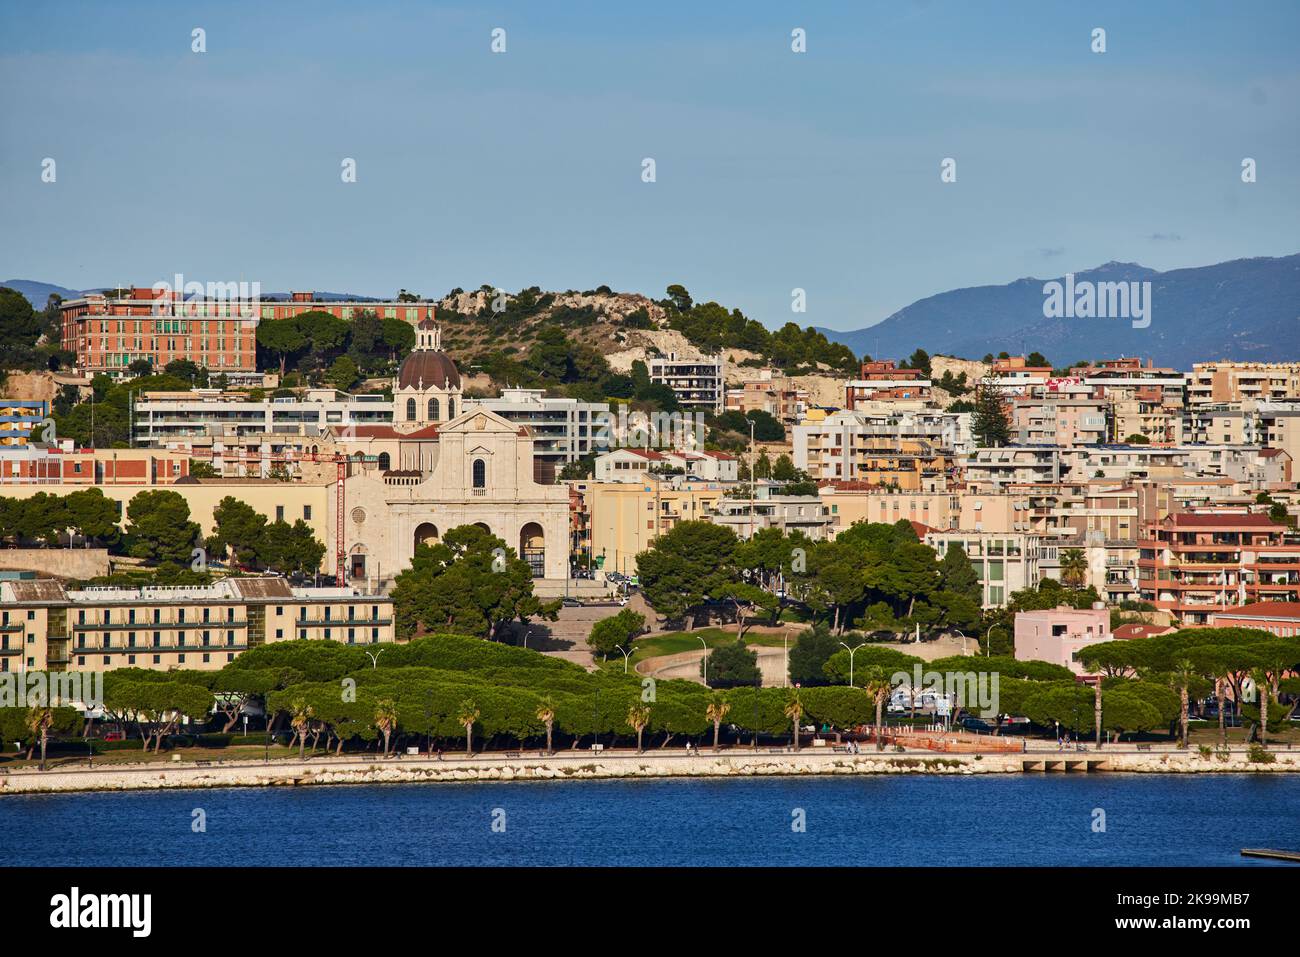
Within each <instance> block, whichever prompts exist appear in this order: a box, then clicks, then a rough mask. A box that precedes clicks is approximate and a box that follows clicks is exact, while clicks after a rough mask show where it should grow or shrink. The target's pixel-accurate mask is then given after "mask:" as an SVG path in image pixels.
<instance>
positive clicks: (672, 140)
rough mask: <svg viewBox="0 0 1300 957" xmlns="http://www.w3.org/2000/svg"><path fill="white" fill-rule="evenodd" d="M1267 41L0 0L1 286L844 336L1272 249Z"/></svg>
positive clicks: (885, 13)
mask: <svg viewBox="0 0 1300 957" xmlns="http://www.w3.org/2000/svg"><path fill="white" fill-rule="evenodd" d="M195 27H202V28H203V29H204V30H205V31H206V34H207V52H206V53H204V54H195V53H192V52H191V50H190V46H191V30H192V29H193V28H195ZM496 27H502V28H504V29H505V30H506V41H507V51H506V53H504V54H493V53H491V52H490V49H489V44H490V40H491V37H490V34H491V31H492V30H493V29H494V28H496ZM795 27H802V28H804V29H805V30H806V31H807V46H808V51H807V52H806V53H804V54H795V53H792V52H791V50H790V42H791V41H790V31H791V30H792V29H794V28H795ZM1094 27H1102V28H1104V29H1105V30H1106V32H1107V36H1106V41H1107V52H1105V53H1104V54H1095V53H1093V52H1091V50H1090V34H1091V31H1092V29H1093V28H1094ZM1298 50H1300V4H1298V3H1295V2H1278V3H1268V2H1251V3H1228V2H1224V3H1201V2H1188V0H1184V2H1178V3H1172V2H1170V3H1166V2H1143V3H1140V4H1134V3H1130V2H1124V3H1093V4H1082V3H1067V2H1061V3H1055V2H1041V0H1040V2H1023V3H1019V2H1007V3H974V2H944V0H925V2H921V0H912V2H907V0H897V2H890V3H875V2H858V3H844V4H838V3H830V2H818V3H807V4H799V3H758V2H749V3H710V4H704V3H700V2H695V3H690V2H684V3H673V2H664V0H656V2H654V3H650V4H632V3H626V4H625V3H561V2H554V3H518V4H510V3H496V4H485V5H481V6H478V5H474V6H471V5H467V4H466V5H460V4H434V3H419V4H417V3H397V2H391V3H385V2H367V3H355V2H350V3H332V2H314V3H310V4H308V3H300V4H299V3H279V2H277V3H241V2H226V3H219V4H217V3H213V4H203V3H185V4H180V3H174V2H158V3H132V2H118V3H112V4H104V3H75V2H61V3H57V4H47V5H42V6H37V5H34V4H24V3H17V2H9V3H5V4H4V5H3V6H0V117H2V118H3V123H4V130H5V135H4V136H2V137H0V200H2V201H3V206H2V207H0V208H3V209H4V210H5V214H6V215H5V228H4V229H3V230H0V277H4V278H23V279H37V280H43V281H47V282H54V283H58V284H61V285H68V286H73V287H87V286H96V285H103V284H107V283H115V282H123V283H128V282H136V283H141V284H148V283H152V282H155V281H158V280H160V279H164V278H167V279H170V277H171V276H172V274H174V273H176V272H182V273H184V274H185V276H186V278H187V279H198V280H201V281H208V280H217V281H226V280H237V279H240V278H243V279H247V280H250V281H251V280H258V281H260V282H262V284H263V288H264V289H267V290H282V289H287V288H302V289H317V290H336V291H349V292H356V293H364V294H370V295H387V294H392V293H395V292H396V291H397V289H398V288H399V287H405V288H408V289H412V290H415V291H418V292H421V293H423V294H425V295H442V294H443V293H445V292H446V291H447V290H449V289H450V288H452V287H454V286H463V287H466V288H470V287H474V286H477V285H479V284H481V283H491V284H493V285H497V286H500V287H502V288H505V289H507V290H515V289H518V288H520V287H523V286H526V285H533V284H536V285H540V286H542V287H543V288H552V289H568V288H575V289H587V288H591V287H594V286H596V285H599V284H601V283H605V284H608V285H610V286H612V287H613V288H615V289H621V290H630V291H640V292H645V293H647V294H651V295H656V296H658V295H661V294H662V292H663V289H664V287H665V286H666V285H667V284H669V283H673V282H680V283H683V284H684V285H685V286H686V287H687V288H688V289H689V290H691V292H692V294H693V295H694V296H695V297H696V298H697V299H716V300H718V301H719V302H722V303H724V304H725V305H728V306H738V307H740V308H741V309H743V310H744V311H745V312H746V313H747V314H748V315H750V316H753V317H754V318H757V319H760V320H762V321H764V322H766V323H767V324H768V325H779V324H781V323H783V322H786V321H788V320H790V319H795V320H796V321H799V322H800V324H815V325H823V326H829V327H832V328H841V329H853V328H859V327H861V326H865V325H869V324H872V323H874V322H877V321H879V320H880V319H883V318H884V317H885V316H887V315H889V314H890V313H891V312H893V311H894V310H896V309H899V308H901V307H903V306H905V305H907V304H908V303H910V302H912V301H914V300H916V299H918V298H922V297H924V296H928V295H932V294H935V293H938V292H942V291H944V290H946V289H951V288H956V287H960V286H968V285H982V284H987V283H1002V282H1008V281H1010V280H1013V279H1016V278H1019V277H1022V276H1039V277H1048V276H1056V275H1059V274H1061V273H1063V272H1065V271H1067V270H1080V269H1085V268H1088V267H1091V266H1095V265H1098V264H1100V263H1102V262H1105V261H1108V260H1112V259H1118V260H1124V261H1137V262H1141V263H1143V264H1144V265H1147V266H1151V267H1153V268H1157V269H1169V268H1178V267H1182V266H1192V265H1202V264H1207V263H1212V262H1219V261H1222V260H1226V259H1235V258H1240V257H1247V256H1275V255H1287V254H1291V253H1295V252H1297V251H1300V228H1298V226H1297V224H1300V97H1298V95H1297V94H1298V93H1300V53H1298V52H1297V51H1298ZM1247 156H1249V157H1253V158H1254V159H1255V160H1256V161H1257V163H1258V182H1256V183H1254V184H1251V185H1246V184H1243V183H1242V182H1241V180H1240V164H1241V160H1242V158H1243V157H1247ZM46 157H51V158H53V159H54V160H55V161H56V163H57V182H55V183H52V184H50V183H42V182H41V178H40V174H41V162H42V160H43V159H44V158H46ZM345 157H351V158H354V159H355V160H356V162H357V182H356V183H350V184H345V183H343V182H342V181H341V178H340V164H341V162H342V160H343V159H344V158H345ZM645 157H652V158H654V160H655V162H656V172H657V181H656V182H654V183H643V182H642V181H641V162H642V159H643V158H645ZM945 157H952V158H954V159H955V160H956V161H957V182H956V183H952V184H944V183H941V182H940V178H939V164H940V162H941V160H942V159H943V158H945ZM795 287H800V288H803V289H805V290H806V291H807V302H808V310H807V312H806V313H804V314H801V315H794V314H792V313H791V309H790V296H791V290H792V289H793V288H795Z"/></svg>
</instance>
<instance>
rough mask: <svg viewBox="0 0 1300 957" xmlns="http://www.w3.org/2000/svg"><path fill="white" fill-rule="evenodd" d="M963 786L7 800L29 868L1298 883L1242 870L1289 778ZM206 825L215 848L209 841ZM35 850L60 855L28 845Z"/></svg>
mask: <svg viewBox="0 0 1300 957" xmlns="http://www.w3.org/2000/svg"><path fill="white" fill-rule="evenodd" d="M960 778H961V775H956V776H952V775H929V774H917V775H908V776H899V777H889V776H860V777H843V778H825V777H818V778H810V777H799V778H795V777H783V778H745V779H733V780H728V781H722V780H718V779H710V778H694V779H690V780H676V781H665V780H644V781H641V780H636V781H634V780H621V781H620V780H608V781H587V782H584V783H582V784H575V785H564V784H560V783H558V782H526V783H514V784H509V785H507V784H504V783H469V784H463V785H457V786H451V785H447V784H428V785H400V784H399V785H387V786H379V785H370V786H364V787H352V788H306V789H303V788H297V789H294V788H267V789H225V790H218V791H209V792H202V793H200V792H192V791H191V792H153V793H142V794H121V793H99V794H80V795H72V794H67V795H25V796H15V797H12V798H10V799H8V800H4V801H0V858H3V859H4V860H5V861H6V862H7V863H9V864H10V865H17V866H22V865H34V864H42V865H53V866H58V865H72V864H75V865H79V866H116V865H120V866H151V867H152V866H168V865H171V866H201V865H213V864H218V863H220V864H222V865H229V864H231V863H232V862H237V863H239V864H240V865H243V866H248V867H256V866H271V865H285V864H288V865H313V866H316V865H319V866H328V865H334V866H338V865H405V866H411V865H416V866H421V865H422V866H434V865H437V866H452V865H485V864H486V865H542V866H566V865H568V866H580V865H598V866H599V865H629V866H646V865H650V866H682V865H691V864H709V865H723V866H725V865H731V866H761V865H806V864H809V863H811V862H816V863H818V864H823V865H870V864H940V865H961V866H985V865H990V866H997V865H1005V866H1017V865H1019V866H1052V865H1093V866H1100V865H1181V866H1237V865H1250V866H1282V867H1285V866H1290V865H1287V864H1285V863H1282V862H1276V861H1270V860H1267V859H1250V858H1243V857H1242V856H1241V854H1240V852H1241V849H1242V848H1246V847H1296V846H1300V791H1298V790H1297V788H1296V787H1295V781H1294V779H1292V778H1290V777H1289V776H1288V777H1278V776H1276V775H1249V774H1216V775H1203V776H1184V777H1173V776H1170V775H1156V774H1123V775H1119V774H1109V775H1052V776H1048V777H1042V776H1038V777H1033V778H1030V777H1028V776H1024V775H1015V776H1012V775H986V776H983V777H982V778H981V779H980V780H962V779H960ZM1229 809H1230V810H1229ZM1098 812H1104V816H1102V817H1101V820H1102V822H1103V826H1104V830H1097V827H1096V822H1097V820H1098ZM200 818H201V819H202V822H203V830H201V831H200V830H196V828H195V822H196V821H197V820H199V819H200ZM87 820H96V821H110V822H112V826H113V829H114V830H115V832H117V833H118V834H122V835H125V834H134V835H137V839H134V840H118V839H112V840H106V839H105V838H104V837H103V835H102V834H100V833H97V832H96V831H95V830H94V829H90V828H87V827H85V822H86V821H87ZM799 822H802V824H800V823H799ZM494 825H495V826H494ZM798 827H802V829H798ZM38 833H44V834H58V835H59V839H58V840H56V841H49V840H33V839H32V836H33V835H34V834H38ZM271 835H274V838H273V839H270V840H268V837H270V836H271ZM1025 893H1026V895H1028V894H1029V893H1030V891H1029V890H1028V889H1026V890H1025Z"/></svg>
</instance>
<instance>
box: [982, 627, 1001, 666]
mask: <svg viewBox="0 0 1300 957" xmlns="http://www.w3.org/2000/svg"><path fill="white" fill-rule="evenodd" d="M994 628H1006V626H1005V625H1002V624H998V623H996V622H995V623H993V624H992V625H989V630H988V631H986V632H984V657H985V658H989V657H991V656H992V654H993V629H994Z"/></svg>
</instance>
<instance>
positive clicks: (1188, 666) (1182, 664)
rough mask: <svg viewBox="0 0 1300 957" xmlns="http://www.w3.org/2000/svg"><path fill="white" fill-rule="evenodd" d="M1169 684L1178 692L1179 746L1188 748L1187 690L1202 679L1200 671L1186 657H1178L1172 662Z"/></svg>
mask: <svg viewBox="0 0 1300 957" xmlns="http://www.w3.org/2000/svg"><path fill="white" fill-rule="evenodd" d="M1170 665H1171V667H1170V670H1169V683H1170V684H1172V685H1173V686H1174V690H1175V691H1177V692H1178V709H1179V711H1178V726H1179V736H1178V746H1179V747H1180V748H1186V747H1187V699H1188V693H1187V689H1188V688H1189V687H1190V685H1191V684H1192V682H1193V681H1195V680H1196V679H1197V678H1199V677H1200V671H1199V669H1197V668H1196V667H1195V665H1194V664H1193V662H1192V661H1191V660H1190V659H1189V658H1188V657H1187V656H1186V655H1178V656H1177V657H1176V658H1174V660H1173V661H1172V662H1170Z"/></svg>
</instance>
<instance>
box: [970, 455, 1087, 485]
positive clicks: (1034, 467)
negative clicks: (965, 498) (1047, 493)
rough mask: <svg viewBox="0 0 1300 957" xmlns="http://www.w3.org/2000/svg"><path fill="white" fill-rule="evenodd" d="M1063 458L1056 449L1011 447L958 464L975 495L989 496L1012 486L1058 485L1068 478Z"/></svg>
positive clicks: (972, 456)
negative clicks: (975, 492)
mask: <svg viewBox="0 0 1300 957" xmlns="http://www.w3.org/2000/svg"><path fill="white" fill-rule="evenodd" d="M1061 455H1062V450H1061V449H1060V448H1058V447H1057V446H1055V445H1038V446H1031V445H1011V446H1004V447H1001V448H985V449H974V450H972V451H970V452H968V453H967V454H966V456H965V457H964V458H962V459H960V460H959V463H958V464H959V466H960V469H961V473H962V476H963V478H964V480H965V482H966V485H967V486H968V487H969V488H970V489H971V490H972V491H977V492H988V491H994V490H998V489H1003V488H1006V487H1007V486H1008V485H1027V484H1051V485H1054V484H1056V483H1057V482H1059V481H1061V478H1062V476H1063V475H1064V474H1065V472H1064V470H1065V466H1064V464H1063V463H1062V460H1061Z"/></svg>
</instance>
